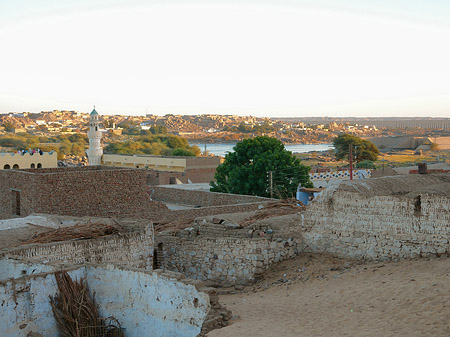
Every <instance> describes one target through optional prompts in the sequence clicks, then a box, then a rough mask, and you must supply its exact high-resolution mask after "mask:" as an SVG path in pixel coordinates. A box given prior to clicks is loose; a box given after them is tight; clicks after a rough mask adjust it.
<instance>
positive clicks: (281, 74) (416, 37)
mask: <svg viewBox="0 0 450 337" xmlns="http://www.w3.org/2000/svg"><path fill="white" fill-rule="evenodd" d="M0 46H1V48H0V112H8V111H31V112H38V111H41V110H51V109H71V110H79V111H84V112H86V111H90V110H91V109H92V105H94V104H95V105H96V107H97V110H98V111H99V112H100V113H101V114H145V113H146V112H147V113H154V114H166V113H181V114H199V113H222V114H251V115H256V116H314V115H323V116H325V115H327V116H405V117H408V116H434V117H450V1H448V0H442V1H441V0H376V1H375V0H370V1H369V0H314V1H312V0H310V1H307V0H297V1H294V0H291V1H284V0H278V1H275V0H273V1H272V0H266V1H256V0H255V1H225V0H223V1H220V0H216V1H214V0H208V1H171V0H164V1H156V0H154V1H137V0H136V1H134V0H127V1H124V0H76V1H71V0H65V1H62V0H53V1H50V0H14V1H13V0H0Z"/></svg>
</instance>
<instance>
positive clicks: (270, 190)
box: [269, 171, 273, 198]
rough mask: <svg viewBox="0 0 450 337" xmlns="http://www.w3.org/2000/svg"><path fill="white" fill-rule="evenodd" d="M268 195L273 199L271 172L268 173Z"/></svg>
mask: <svg viewBox="0 0 450 337" xmlns="http://www.w3.org/2000/svg"><path fill="white" fill-rule="evenodd" d="M269 193H270V197H271V198H273V172H272V171H269Z"/></svg>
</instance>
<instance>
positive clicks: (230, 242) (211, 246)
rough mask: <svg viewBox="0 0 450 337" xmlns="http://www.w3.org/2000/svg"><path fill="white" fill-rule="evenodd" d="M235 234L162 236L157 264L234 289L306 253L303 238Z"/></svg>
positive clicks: (204, 230) (197, 230)
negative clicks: (274, 266)
mask: <svg viewBox="0 0 450 337" xmlns="http://www.w3.org/2000/svg"><path fill="white" fill-rule="evenodd" d="M233 232H234V231H231V232H229V233H228V234H227V233H224V232H223V231H222V230H214V228H211V227H210V228H209V229H207V228H205V227H193V228H189V229H187V230H184V231H181V232H180V233H178V234H177V235H178V236H160V237H159V238H158V246H157V247H158V249H157V254H158V261H159V263H161V267H162V268H163V269H167V270H172V271H177V272H180V273H183V274H184V275H186V276H187V277H190V278H194V279H198V280H204V281H209V283H211V284H214V285H219V286H231V285H234V284H246V283H249V282H253V281H255V280H256V279H258V278H259V277H260V274H261V273H262V272H263V271H264V270H266V269H268V268H269V267H270V265H272V264H273V263H277V262H280V261H283V260H286V259H288V258H292V257H294V256H295V255H297V254H299V253H300V252H301V251H302V249H303V243H302V239H301V237H300V236H286V237H271V236H270V237H269V236H268V237H267V238H262V237H250V235H249V234H248V233H247V230H241V231H237V232H235V233H233ZM197 233H198V234H197Z"/></svg>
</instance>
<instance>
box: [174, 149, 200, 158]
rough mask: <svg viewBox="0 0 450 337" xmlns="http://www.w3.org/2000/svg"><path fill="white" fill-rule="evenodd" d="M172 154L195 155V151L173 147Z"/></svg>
mask: <svg viewBox="0 0 450 337" xmlns="http://www.w3.org/2000/svg"><path fill="white" fill-rule="evenodd" d="M172 156H186V157H195V153H194V152H193V151H191V150H188V149H175V150H173V152H172Z"/></svg>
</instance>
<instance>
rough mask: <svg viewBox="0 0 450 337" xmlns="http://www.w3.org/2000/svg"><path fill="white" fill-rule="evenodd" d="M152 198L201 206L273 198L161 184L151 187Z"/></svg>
mask: <svg viewBox="0 0 450 337" xmlns="http://www.w3.org/2000/svg"><path fill="white" fill-rule="evenodd" d="M151 193H152V199H153V200H156V201H163V202H169V203H174V204H184V205H198V206H202V207H209V206H223V205H235V204H245V203H257V202H268V201H271V200H273V199H269V198H262V197H256V196H252V195H240V194H230V193H217V192H207V191H192V190H183V189H179V188H170V187H162V186H152V187H151Z"/></svg>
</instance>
